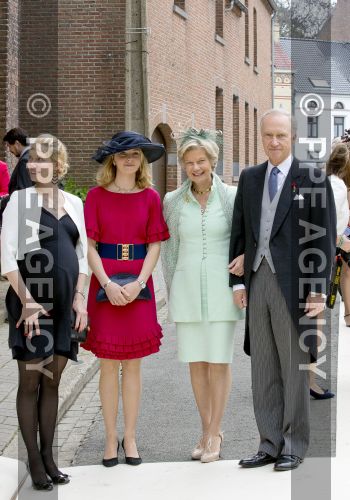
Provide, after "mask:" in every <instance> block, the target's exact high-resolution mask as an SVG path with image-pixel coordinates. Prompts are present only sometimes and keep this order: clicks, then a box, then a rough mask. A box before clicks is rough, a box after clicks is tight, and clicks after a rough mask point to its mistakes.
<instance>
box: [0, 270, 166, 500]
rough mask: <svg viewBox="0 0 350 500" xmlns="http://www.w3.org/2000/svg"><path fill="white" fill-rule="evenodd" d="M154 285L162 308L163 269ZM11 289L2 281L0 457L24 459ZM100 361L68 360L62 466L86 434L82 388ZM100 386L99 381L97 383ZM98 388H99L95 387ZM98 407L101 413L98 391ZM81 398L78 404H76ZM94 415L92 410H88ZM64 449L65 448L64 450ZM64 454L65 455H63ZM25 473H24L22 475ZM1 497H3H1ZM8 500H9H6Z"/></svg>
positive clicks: (86, 395) (87, 356)
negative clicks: (7, 303) (8, 305)
mask: <svg viewBox="0 0 350 500" xmlns="http://www.w3.org/2000/svg"><path fill="white" fill-rule="evenodd" d="M153 278H154V285H155V293H156V300H157V308H158V309H161V308H162V307H163V305H164V304H165V285H164V280H163V277H162V275H161V271H160V267H159V265H158V267H157V268H156V270H155V272H154V274H153ZM7 288H8V283H7V281H3V280H1V281H0V457H1V456H3V457H8V458H11V459H18V458H20V459H22V460H24V457H25V453H24V452H23V449H22V446H21V443H20V442H19V440H18V421H17V415H16V392H17V381H18V374H17V364H16V362H14V361H13V360H12V357H11V351H10V350H9V348H8V324H7V323H4V319H5V316H6V314H5V307H4V298H5V295H6V291H7ZM98 366H99V365H98V360H97V358H96V357H95V356H94V355H93V354H92V353H90V352H88V351H85V350H84V349H80V352H79V361H78V362H77V363H75V362H72V361H69V362H68V364H67V367H66V369H65V370H64V372H63V375H62V380H61V384H60V395H59V409H58V421H59V425H58V429H57V433H56V436H57V437H56V442H55V444H56V446H57V447H58V448H59V449H60V459H62V463H63V465H70V464H71V463H72V457H71V451H70V450H73V449H76V448H77V445H79V440H80V438H82V437H83V436H84V435H85V428H87V430H88V428H89V426H87V420H88V421H89V422H90V417H89V416H88V414H87V415H86V416H85V418H84V414H85V408H86V402H87V401H89V403H90V406H91V394H90V392H89V391H87V392H84V391H83V388H84V387H85V386H86V384H87V383H88V382H89V381H90V380H91V378H92V377H93V376H94V375H95V374H96V372H97V371H98ZM96 384H97V382H96ZM96 384H95V385H96ZM96 387H97V385H96ZM95 392H96V395H95V396H94V397H95V401H96V408H97V409H98V410H100V403H99V399H98V394H97V390H96V391H95ZM78 395H80V399H79V401H78V402H75V400H76V398H77V396H78ZM70 407H71V412H70V414H69V417H66V418H64V415H65V413H66V411H67V410H68V408H70ZM89 411H90V412H93V410H92V409H90V410H89ZM61 448H63V449H61ZM61 453H62V454H61ZM21 473H22V472H21ZM0 498H1V495H0ZM6 500H7V499H6Z"/></svg>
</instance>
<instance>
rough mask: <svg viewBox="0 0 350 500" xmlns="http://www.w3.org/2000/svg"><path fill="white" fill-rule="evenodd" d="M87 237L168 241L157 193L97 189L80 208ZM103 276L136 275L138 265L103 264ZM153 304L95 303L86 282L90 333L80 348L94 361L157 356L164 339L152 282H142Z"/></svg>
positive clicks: (93, 292) (93, 291) (106, 240)
mask: <svg viewBox="0 0 350 500" xmlns="http://www.w3.org/2000/svg"><path fill="white" fill-rule="evenodd" d="M85 223H86V232H87V235H88V237H89V238H91V239H93V240H95V241H97V242H101V243H114V244H117V243H129V244H130V243H134V244H140V243H146V244H147V243H154V242H157V241H163V240H166V239H168V238H169V233H168V227H167V225H166V223H165V221H164V218H163V214H162V204H161V201H160V197H159V194H158V193H157V191H155V190H154V189H151V188H147V189H144V190H143V191H140V192H139V193H130V194H120V193H113V192H111V191H107V190H106V189H104V188H102V187H96V188H94V189H92V190H91V191H89V193H88V195H87V198H86V203H85ZM102 262H103V266H104V269H105V271H106V273H107V274H108V276H111V275H112V274H117V273H132V274H137V275H138V274H139V273H140V271H141V269H142V265H143V262H144V261H143V259H140V260H126V261H122V260H116V259H105V258H102ZM147 285H148V287H149V288H150V290H151V293H152V300H148V301H146V300H137V299H136V300H134V301H133V302H132V303H131V304H128V305H127V306H122V307H119V306H113V305H112V304H111V303H110V302H109V301H107V302H96V294H97V291H98V289H99V288H100V284H99V283H98V281H97V279H96V277H95V275H92V277H91V283H90V289H89V297H88V314H89V321H90V331H89V334H88V339H87V341H86V342H85V343H83V344H81V345H82V347H83V348H84V349H87V350H89V351H92V352H93V353H94V354H95V355H96V356H97V357H98V358H107V359H118V360H119V359H135V358H143V357H145V356H149V355H150V354H153V353H155V352H158V351H159V347H160V344H161V338H162V336H163V334H162V329H161V326H160V325H159V324H158V321H157V313H156V303H155V297H154V288H153V281H152V277H150V278H149V280H148V282H147Z"/></svg>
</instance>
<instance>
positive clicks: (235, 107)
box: [232, 95, 239, 177]
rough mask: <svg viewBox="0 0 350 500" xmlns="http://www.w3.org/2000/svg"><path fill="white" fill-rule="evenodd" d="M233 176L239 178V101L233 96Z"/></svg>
mask: <svg viewBox="0 0 350 500" xmlns="http://www.w3.org/2000/svg"><path fill="white" fill-rule="evenodd" d="M232 136H233V137H232V139H233V140H232V148H233V150H232V175H233V177H238V176H239V99H238V96H236V95H234V96H233V101H232Z"/></svg>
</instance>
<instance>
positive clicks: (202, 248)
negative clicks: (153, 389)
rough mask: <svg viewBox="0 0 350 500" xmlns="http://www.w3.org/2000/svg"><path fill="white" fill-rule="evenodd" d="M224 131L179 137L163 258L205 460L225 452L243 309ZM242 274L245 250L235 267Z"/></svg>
mask: <svg viewBox="0 0 350 500" xmlns="http://www.w3.org/2000/svg"><path fill="white" fill-rule="evenodd" d="M216 136H217V133H216V132H215V131H214V132H211V131H205V130H200V131H198V130H196V129H189V130H187V131H186V132H185V133H184V134H183V136H182V138H181V139H180V144H179V149H178V158H179V161H180V164H181V166H182V167H183V169H184V171H185V172H186V174H187V177H188V179H187V180H186V181H185V182H184V184H183V185H182V186H181V187H180V188H179V189H177V190H176V191H173V192H171V193H168V194H167V195H166V196H165V198H164V214H165V219H166V222H167V224H168V227H169V232H170V239H169V240H168V241H167V242H165V243H163V248H162V262H163V271H164V277H165V281H166V284H167V288H168V295H169V315H170V319H171V320H172V321H174V322H175V323H176V333H177V342H178V357H179V360H180V361H182V362H185V363H189V366H190V374H191V383H192V388H193V392H194V396H195V400H196V403H197V407H198V411H199V414H200V417H201V422H202V435H201V438H200V440H199V442H198V444H197V445H196V447H195V448H194V450H193V452H192V458H193V459H194V460H201V462H202V463H207V462H212V461H214V460H218V459H219V458H220V449H221V444H222V439H223V435H222V432H221V421H222V418H223V415H224V411H225V407H226V404H227V400H228V396H229V393H230V390H231V366H230V364H231V361H232V356H233V337H234V327H235V322H236V321H237V320H239V319H242V318H243V313H242V311H241V310H239V309H238V308H237V307H236V306H235V305H234V304H233V299H232V289H231V288H229V269H228V252H229V241H230V231H231V221H232V212H233V204H234V199H235V195H236V187H234V186H228V185H226V184H224V183H223V182H222V181H221V179H220V178H219V177H218V176H217V175H216V174H215V173H214V169H215V166H216V163H217V161H218V155H219V147H218V145H217V144H216ZM230 272H233V273H235V274H239V275H240V274H242V273H243V256H241V257H238V258H237V259H236V262H233V263H232V266H230Z"/></svg>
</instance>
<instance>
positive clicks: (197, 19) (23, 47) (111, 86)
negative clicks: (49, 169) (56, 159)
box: [0, 0, 275, 194]
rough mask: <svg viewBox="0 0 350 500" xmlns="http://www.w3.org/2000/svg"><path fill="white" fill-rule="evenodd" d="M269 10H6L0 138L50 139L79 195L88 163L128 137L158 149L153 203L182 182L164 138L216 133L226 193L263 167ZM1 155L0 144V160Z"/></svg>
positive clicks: (83, 5)
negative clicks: (108, 144)
mask: <svg viewBox="0 0 350 500" xmlns="http://www.w3.org/2000/svg"><path fill="white" fill-rule="evenodd" d="M274 10H275V4H274V1H273V0H162V1H161V2H159V0H147V1H146V0H135V1H132V2H130V1H127V0H99V1H98V2H95V1H94V2H88V1H86V0H75V1H74V2H71V1H68V0H60V1H59V2H58V1H55V2H47V1H45V0H38V1H37V2H27V1H25V0H4V2H3V7H2V15H1V17H0V36H1V39H2V40H6V43H4V44H2V45H1V46H0V56H2V61H4V63H3V64H2V65H0V134H2V135H4V133H5V130H7V129H9V128H11V127H13V126H16V125H18V124H19V125H21V126H22V127H23V128H25V129H27V130H28V132H29V133H30V134H31V135H32V136H34V135H37V134H39V133H41V132H51V133H53V134H56V135H58V137H59V138H60V139H62V140H63V141H64V142H65V143H66V145H67V147H68V151H69V154H70V163H71V171H70V173H69V175H70V176H71V177H73V178H74V179H75V180H76V181H77V183H78V184H79V185H92V184H94V178H95V173H96V164H95V163H94V162H93V161H92V160H91V155H92V154H93V152H94V151H95V149H96V148H97V147H98V146H99V145H100V144H101V141H102V140H104V139H107V138H109V137H110V136H111V135H112V134H113V133H115V132H117V131H118V130H121V129H133V130H136V131H139V132H143V133H145V134H147V135H149V136H151V137H152V138H153V139H154V140H157V141H160V142H163V143H164V144H165V147H166V150H167V155H166V157H165V158H163V159H161V160H160V161H158V162H157V163H155V164H154V165H153V179H154V182H155V185H156V187H157V189H158V190H159V191H160V193H161V194H164V193H165V191H167V190H170V189H174V188H175V187H177V186H178V185H179V183H180V182H181V178H182V175H181V170H180V168H179V166H178V165H177V159H176V144H175V141H174V137H173V136H174V135H175V136H176V134H178V133H179V132H180V131H181V130H183V129H184V128H186V127H189V126H195V127H199V128H201V127H203V128H217V129H221V130H222V131H223V147H222V151H221V155H220V161H219V165H218V173H219V174H220V175H221V176H222V178H223V179H224V180H225V181H226V182H228V183H232V182H233V181H235V180H237V179H238V176H239V172H240V170H241V169H243V168H244V167H245V166H248V165H251V164H254V163H257V162H259V161H261V160H262V159H263V158H264V154H263V151H262V147H261V143H260V138H259V131H258V123H259V119H260V116H261V115H262V114H263V113H264V111H266V110H267V109H269V108H270V107H271V106H272V96H273V88H272V67H271V62H272V33H271V29H272V28H271V26H272V21H271V17H272V14H273V12H274ZM1 148H2V145H1V144H0V154H1Z"/></svg>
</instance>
